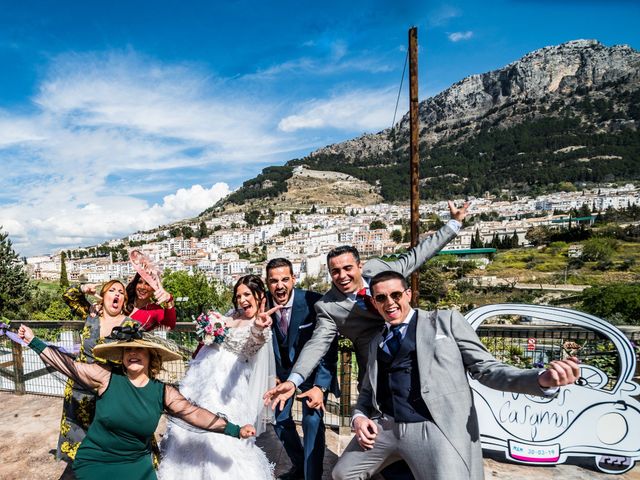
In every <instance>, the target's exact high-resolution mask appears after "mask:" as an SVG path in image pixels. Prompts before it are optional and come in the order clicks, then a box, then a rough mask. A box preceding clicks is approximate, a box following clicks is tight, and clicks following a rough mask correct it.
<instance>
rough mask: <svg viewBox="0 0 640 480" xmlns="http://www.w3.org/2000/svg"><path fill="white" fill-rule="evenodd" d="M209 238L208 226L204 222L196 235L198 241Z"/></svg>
mask: <svg viewBox="0 0 640 480" xmlns="http://www.w3.org/2000/svg"><path fill="white" fill-rule="evenodd" d="M208 236H209V230H208V229H207V224H206V223H204V222H200V225H199V226H198V232H197V233H196V238H197V239H198V240H202V239H203V238H205V237H208Z"/></svg>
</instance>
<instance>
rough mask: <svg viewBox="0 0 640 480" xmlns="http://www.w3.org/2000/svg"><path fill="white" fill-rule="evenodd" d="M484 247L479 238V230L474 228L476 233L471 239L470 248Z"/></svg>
mask: <svg viewBox="0 0 640 480" xmlns="http://www.w3.org/2000/svg"><path fill="white" fill-rule="evenodd" d="M482 247H484V243H482V238H480V230H479V229H477V228H476V233H475V235H474V236H473V238H472V239H471V248H482Z"/></svg>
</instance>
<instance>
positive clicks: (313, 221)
mask: <svg viewBox="0 0 640 480" xmlns="http://www.w3.org/2000/svg"><path fill="white" fill-rule="evenodd" d="M505 193H506V192H505ZM470 200H471V202H472V204H471V212H470V213H471V214H472V215H481V214H485V215H484V218H487V220H484V221H483V220H480V221H476V222H475V224H473V225H471V226H468V227H466V228H464V229H463V230H461V232H460V234H459V235H458V236H457V237H456V238H455V239H454V240H453V241H452V242H451V243H450V244H449V245H448V246H447V248H446V249H445V252H446V251H448V250H466V249H469V248H470V247H471V241H472V238H473V237H474V236H476V232H478V233H479V236H480V239H481V240H482V241H483V242H488V241H490V240H491V239H492V238H494V236H495V235H497V236H498V237H499V238H502V237H504V236H509V237H513V235H514V234H515V235H517V237H518V244H519V245H522V246H527V240H526V238H525V235H526V232H527V230H529V229H530V228H532V227H536V226H541V225H549V226H552V227H553V226H556V227H558V228H560V226H562V225H563V222H567V221H568V215H567V214H566V213H565V214H554V212H567V211H569V210H571V209H581V208H582V209H583V210H584V206H586V207H587V208H589V210H590V211H591V212H592V215H594V216H595V215H597V213H598V212H603V211H605V210H606V209H607V208H614V209H621V208H627V207H628V206H631V205H640V190H639V189H638V188H637V187H635V186H634V185H633V184H627V185H625V186H622V187H609V188H604V187H602V188H597V189H592V190H583V191H576V192H558V193H553V194H548V195H544V196H539V197H536V198H530V197H518V198H517V199H515V200H502V199H498V198H495V197H492V196H489V195H487V196H486V197H484V198H471V199H470ZM457 202H458V203H461V202H462V200H460V199H459V200H457ZM253 208H255V207H253ZM265 210H266V209H265ZM420 214H421V218H425V219H426V218H427V217H428V216H429V215H432V214H436V215H438V216H439V217H440V219H442V220H445V221H446V220H447V216H448V209H447V204H446V202H444V201H442V202H437V203H426V202H424V203H422V204H421V205H420ZM408 218H409V207H408V205H407V204H394V205H391V204H386V203H380V204H376V205H369V206H365V207H363V206H349V205H345V206H344V207H341V208H335V207H332V208H330V207H323V206H317V207H315V206H314V207H313V208H310V209H307V211H300V209H292V210H278V211H277V212H275V216H274V217H273V219H272V221H271V220H269V221H270V222H271V223H266V224H263V225H257V226H249V225H248V224H247V222H246V221H245V219H244V214H243V213H239V212H235V213H221V214H218V216H217V217H214V218H212V219H210V220H206V221H205V223H206V226H207V231H208V232H209V233H208V236H206V237H203V238H201V239H197V238H195V237H192V238H184V237H182V236H176V237H171V235H170V232H169V229H168V228H167V229H159V230H156V231H153V232H148V233H134V234H132V235H129V236H128V237H127V238H126V239H123V240H128V242H136V244H137V245H139V246H137V247H136V248H139V249H140V250H141V251H142V252H144V253H145V254H147V255H148V256H149V257H150V258H151V259H152V260H153V261H154V262H156V264H157V265H158V266H159V267H160V268H161V269H163V270H164V269H171V270H172V271H180V270H182V271H193V270H195V269H197V270H200V271H202V272H205V274H206V276H207V277H208V278H211V279H216V280H218V281H220V282H222V283H224V284H227V285H229V284H232V283H233V282H234V281H235V280H236V279H238V278H239V277H240V276H243V275H246V274H249V273H255V274H258V275H260V274H261V273H262V272H263V271H264V266H265V263H266V260H267V259H269V258H274V257H286V258H289V259H291V261H292V262H293V266H294V272H295V274H296V276H297V277H298V279H300V280H303V279H305V278H306V277H321V278H324V277H325V276H326V274H327V271H326V262H325V259H326V253H327V252H328V251H329V250H330V249H332V248H334V247H336V246H338V245H344V244H350V245H354V246H355V247H356V248H358V250H359V251H360V252H361V254H362V255H363V257H364V258H367V257H371V256H382V255H388V254H393V253H394V252H395V251H396V249H397V248H399V247H400V246H401V244H399V243H397V242H396V241H394V240H393V239H392V235H391V233H392V232H393V231H394V230H400V231H403V223H404V224H405V225H406V222H407V221H408ZM201 221H202V220H201V219H194V220H193V222H192V223H184V222H183V223H182V224H181V226H187V227H191V229H192V230H193V231H197V229H198V227H199V224H200V222H201ZM374 221H379V222H382V223H383V224H384V226H385V228H381V229H371V228H370V226H371V223H372V222H374ZM123 240H111V241H108V242H105V244H104V245H107V246H116V245H120V244H123ZM405 245H406V244H405ZM89 248H90V247H80V250H83V249H84V250H87V249H89ZM60 253H61V252H60V251H58V252H53V253H51V254H50V255H40V256H34V257H29V258H27V267H28V269H29V272H30V274H31V276H32V278H34V279H43V280H47V279H48V280H57V279H59V278H60ZM249 257H254V259H255V258H256V257H262V259H261V261H255V260H254V261H251V260H250V258H249ZM66 268H67V274H68V276H69V280H70V281H72V282H73V281H83V282H89V283H100V282H105V281H108V280H110V279H114V278H128V277H130V276H131V275H133V274H134V273H135V272H134V270H133V267H132V266H131V264H130V262H128V261H114V259H113V258H111V256H102V257H93V258H91V257H85V258H81V259H74V258H71V259H67V260H66Z"/></svg>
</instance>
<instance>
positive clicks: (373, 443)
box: [333, 271, 580, 480]
mask: <svg viewBox="0 0 640 480" xmlns="http://www.w3.org/2000/svg"><path fill="white" fill-rule="evenodd" d="M369 285H370V288H371V293H372V296H373V303H374V306H375V308H376V309H377V311H378V312H379V314H380V315H381V316H382V318H383V319H384V321H385V327H384V329H383V331H382V332H381V333H379V334H378V335H376V336H375V337H374V339H373V341H372V342H371V344H370V346H369V355H368V358H369V360H368V364H367V372H366V375H365V378H364V381H363V386H362V389H361V391H360V395H359V396H358V402H357V404H356V407H355V409H354V415H353V418H352V427H353V430H354V432H355V434H356V436H355V437H354V438H353V439H352V441H351V443H349V445H348V446H347V448H346V449H345V451H344V453H343V454H342V456H341V457H340V460H339V461H338V463H337V464H336V466H335V468H334V470H333V478H334V480H343V479H351V478H354V479H355V478H370V476H371V475H373V474H374V473H375V472H376V471H378V470H379V469H380V468H381V467H383V466H384V465H386V464H387V463H389V462H390V461H395V460H397V459H398V458H402V459H403V460H405V461H406V462H407V464H408V465H409V468H410V469H411V471H412V473H413V475H414V476H415V478H416V479H418V480H421V479H426V478H429V479H436V480H438V479H442V480H445V479H447V480H448V479H452V478H455V479H465V478H470V479H481V478H483V475H484V470H483V464H482V450H481V447H480V437H479V435H480V434H479V430H478V420H477V417H476V412H475V409H474V407H473V401H472V394H471V389H470V387H469V384H468V382H467V372H468V373H469V374H470V375H471V376H472V377H473V378H475V379H477V380H479V381H480V382H481V383H483V384H484V385H487V386H488V387H491V388H495V389H497V390H504V391H510V392H515V393H523V394H529V395H537V396H551V395H555V394H556V393H557V390H558V388H557V387H559V386H562V385H568V384H570V383H574V382H575V381H576V379H577V378H578V377H579V376H580V369H579V366H578V360H577V359H576V358H575V357H569V358H568V359H566V360H559V361H554V362H551V365H550V366H549V368H548V369H547V370H539V369H528V370H521V369H518V368H515V367H512V366H509V365H506V364H504V363H501V362H499V361H498V360H496V359H495V358H494V357H493V356H492V355H491V354H490V353H489V352H488V351H487V350H486V348H485V347H484V346H483V345H482V343H481V342H480V339H479V338H478V336H477V335H476V333H475V331H474V330H473V329H472V328H471V326H470V325H469V324H468V323H467V321H466V320H465V319H464V317H463V316H462V315H461V314H460V313H459V312H457V311H454V310H439V311H434V312H427V311H424V310H418V309H415V310H414V309H413V308H412V307H411V303H410V302H411V289H410V288H409V287H408V285H407V282H406V280H405V278H404V277H403V275H401V274H399V273H397V272H392V271H389V272H382V273H379V274H377V275H376V276H375V277H373V279H371V282H370V283H369Z"/></svg>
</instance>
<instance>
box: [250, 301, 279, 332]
mask: <svg viewBox="0 0 640 480" xmlns="http://www.w3.org/2000/svg"><path fill="white" fill-rule="evenodd" d="M266 306H267V299H266V298H263V299H262V302H261V303H260V311H259V312H258V316H257V317H256V319H255V321H254V325H255V326H256V327H258V328H260V329H264V328H267V327H270V326H271V324H272V323H273V320H272V319H271V314H272V313H274V312H277V311H278V310H280V309H281V308H282V305H276V306H275V307H273V308H272V309H270V310H267V311H266V312H265V310H264V309H265V307H266Z"/></svg>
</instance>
